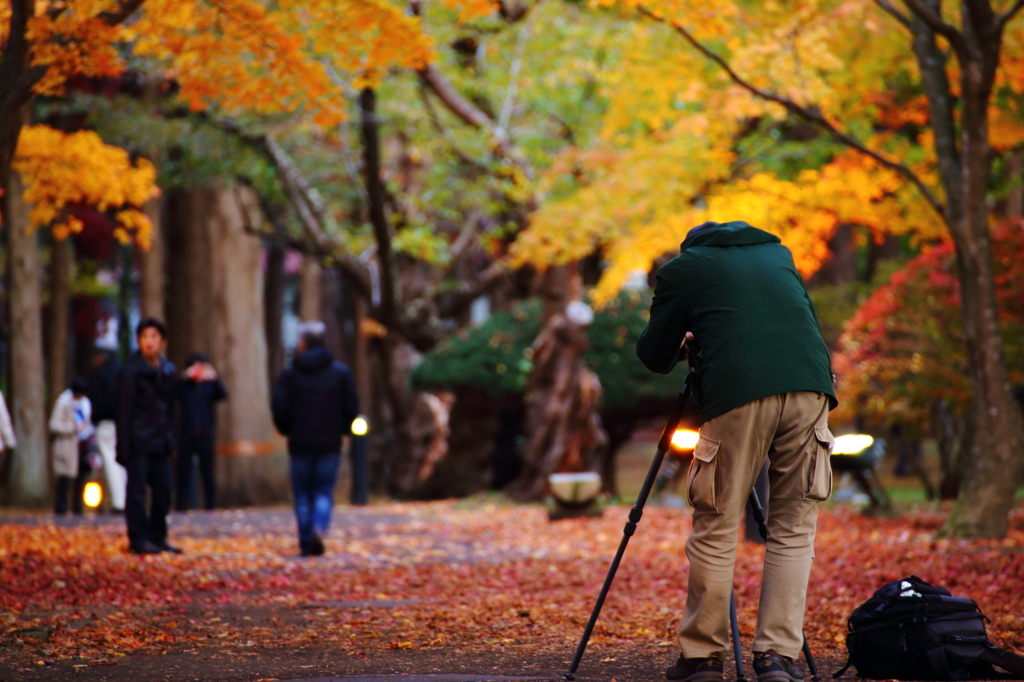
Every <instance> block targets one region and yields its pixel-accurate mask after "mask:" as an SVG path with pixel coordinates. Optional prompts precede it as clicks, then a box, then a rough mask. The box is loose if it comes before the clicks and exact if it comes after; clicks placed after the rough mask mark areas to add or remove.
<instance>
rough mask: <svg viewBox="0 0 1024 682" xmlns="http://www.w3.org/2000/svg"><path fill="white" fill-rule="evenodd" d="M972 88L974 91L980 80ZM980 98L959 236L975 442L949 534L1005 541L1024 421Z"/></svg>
mask: <svg viewBox="0 0 1024 682" xmlns="http://www.w3.org/2000/svg"><path fill="white" fill-rule="evenodd" d="M964 80H965V81H967V82H968V83H970V81H971V80H972V79H970V78H965V79H964ZM965 84H966V83H965ZM972 90H974V91H975V92H972ZM977 90H978V86H977V84H974V83H971V87H970V88H967V89H965V94H966V93H970V94H968V95H967V96H966V97H964V104H963V115H962V116H963V157H964V163H963V188H964V215H963V218H962V220H961V221H960V222H959V223H957V224H956V225H954V227H953V230H952V232H953V241H954V243H955V244H956V263H957V272H958V274H959V279H960V290H961V315H962V320H963V327H964V340H965V343H966V347H967V358H968V361H969V366H970V372H971V396H972V400H971V405H972V407H971V412H970V431H971V434H972V439H971V447H970V452H969V455H968V467H967V470H966V472H965V476H964V481H963V485H962V487H961V491H960V497H959V498H958V500H957V504H956V506H955V507H954V508H953V512H952V514H951V515H950V517H949V520H948V521H947V522H946V526H945V527H944V528H943V529H942V532H943V534H945V535H950V536H956V537H971V538H999V537H1005V535H1006V532H1007V528H1008V520H1009V513H1010V510H1011V509H1012V508H1013V505H1014V495H1015V493H1016V491H1017V484H1018V482H1019V481H1020V480H1021V475H1022V473H1024V457H1021V451H1022V448H1024V419H1022V417H1021V413H1020V409H1019V408H1018V406H1017V404H1016V402H1015V401H1014V400H1013V396H1012V394H1011V391H1010V389H1011V386H1010V375H1009V372H1008V371H1007V366H1006V354H1005V350H1004V348H1003V340H1002V336H1001V335H1000V332H999V318H998V314H997V306H996V293H995V274H994V268H993V263H992V243H991V239H990V237H989V232H988V204H987V193H988V175H989V171H990V166H991V161H990V158H991V156H990V154H991V150H990V148H989V146H988V122H987V120H986V117H987V113H986V110H987V104H988V96H987V93H985V94H984V96H982V93H979V92H976V91H977ZM972 95H973V96H972Z"/></svg>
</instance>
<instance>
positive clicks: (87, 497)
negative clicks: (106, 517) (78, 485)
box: [82, 481, 103, 509]
mask: <svg viewBox="0 0 1024 682" xmlns="http://www.w3.org/2000/svg"><path fill="white" fill-rule="evenodd" d="M82 501H83V502H85V506H86V507H91V508H93V509H95V508H96V507H98V506H100V503H101V502H103V488H101V487H100V484H99V483H96V482H95V481H92V482H89V483H86V484H85V490H84V491H82Z"/></svg>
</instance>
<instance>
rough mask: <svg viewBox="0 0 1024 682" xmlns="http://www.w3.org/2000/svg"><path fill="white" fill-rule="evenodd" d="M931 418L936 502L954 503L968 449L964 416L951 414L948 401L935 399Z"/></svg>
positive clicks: (965, 418) (967, 434) (958, 490)
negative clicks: (936, 456) (936, 450)
mask: <svg viewBox="0 0 1024 682" xmlns="http://www.w3.org/2000/svg"><path fill="white" fill-rule="evenodd" d="M931 419H932V434H933V435H934V436H935V441H936V443H937V444H938V446H939V499H941V500H955V499H956V498H957V496H958V495H959V494H960V481H961V479H962V478H963V476H962V474H963V469H964V464H965V462H966V460H967V450H968V448H969V447H970V440H971V439H970V437H969V433H968V429H967V416H966V415H963V414H956V413H954V412H953V411H952V410H951V409H950V406H949V403H948V401H945V400H936V401H934V402H932V406H931Z"/></svg>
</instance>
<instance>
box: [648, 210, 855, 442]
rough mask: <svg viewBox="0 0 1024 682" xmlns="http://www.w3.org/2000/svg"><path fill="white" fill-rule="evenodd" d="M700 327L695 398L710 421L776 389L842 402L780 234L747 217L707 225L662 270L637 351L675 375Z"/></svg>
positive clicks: (651, 366)
mask: <svg viewBox="0 0 1024 682" xmlns="http://www.w3.org/2000/svg"><path fill="white" fill-rule="evenodd" d="M688 331H689V332H693V337H694V342H693V344H692V345H693V346H695V348H696V353H695V354H694V355H695V357H693V363H694V367H695V371H696V376H695V380H694V382H693V398H694V401H695V403H696V404H697V406H698V407H699V408H700V413H701V421H702V422H706V421H708V420H710V419H714V418H715V417H717V416H718V415H720V414H724V413H725V412H728V411H729V410H731V409H733V408H734V407H739V406H740V405H745V404H746V403H749V402H752V401H754V400H760V399H761V398H767V397H768V396H772V395H779V394H782V393H790V392H793V391H816V392H818V393H823V394H825V395H827V396H828V397H829V409H834V408H835V406H836V405H837V404H838V401H837V400H836V396H835V390H834V389H833V388H832V363H831V359H830V358H829V354H828V349H827V348H826V347H825V342H824V341H822V339H821V330H820V328H819V327H818V317H817V315H816V314H815V312H814V304H813V303H811V299H810V297H809V296H808V295H807V289H806V288H804V282H803V279H802V278H801V277H800V273H798V272H797V271H796V266H795V265H794V264H793V255H792V254H791V253H790V252H789V249H787V248H786V247H785V246H783V245H782V243H781V242H780V240H779V238H778V237H776V236H775V235H773V234H770V233H768V232H765V231H764V230H759V229H757V228H755V227H751V226H750V225H748V224H747V223H745V222H742V221H734V222H730V223H705V224H704V225H701V226H699V227H697V228H694V229H693V230H691V231H690V234H689V235H687V237H686V240H685V241H684V242H683V244H682V246H681V247H680V253H679V255H678V256H676V257H675V258H673V259H672V260H671V261H669V262H668V263H666V264H665V265H664V266H663V267H662V268H661V269H660V270H658V283H657V285H656V286H655V288H654V301H653V302H652V303H651V319H650V321H649V322H648V324H647V328H646V329H645V330H644V331H643V333H642V334H641V335H640V339H639V340H638V341H637V344H636V354H637V356H638V357H639V358H640V360H641V362H643V363H644V366H645V367H647V369H649V370H651V371H652V372H658V373H659V374H668V373H669V372H670V371H672V368H673V367H675V365H676V362H677V361H678V358H679V347H680V346H681V345H682V342H683V337H684V335H685V334H686V332H688Z"/></svg>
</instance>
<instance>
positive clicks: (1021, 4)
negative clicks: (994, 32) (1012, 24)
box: [998, 0, 1024, 31]
mask: <svg viewBox="0 0 1024 682" xmlns="http://www.w3.org/2000/svg"><path fill="white" fill-rule="evenodd" d="M1021 9H1024V0H1017V2H1015V3H1013V6H1012V7H1010V9H1008V10H1006V11H1005V12H1003V13H1002V14H1000V15H999V19H998V22H999V30H1000V31H1002V30H1003V28H1004V27H1005V26H1006V24H1007V23H1009V21H1010V19H1013V17H1015V16H1016V15H1017V13H1018V12H1020V11H1021Z"/></svg>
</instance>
